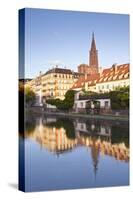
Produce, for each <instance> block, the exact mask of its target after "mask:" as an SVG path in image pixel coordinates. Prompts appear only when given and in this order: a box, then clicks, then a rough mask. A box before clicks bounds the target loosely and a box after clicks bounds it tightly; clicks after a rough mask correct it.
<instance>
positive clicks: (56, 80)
mask: <svg viewBox="0 0 133 200" xmlns="http://www.w3.org/2000/svg"><path fill="white" fill-rule="evenodd" d="M79 77H80V73H78V72H73V71H72V70H70V69H65V68H58V67H55V68H53V69H51V70H49V71H47V72H46V73H44V74H42V73H41V72H40V74H39V76H37V77H36V78H34V79H32V80H31V81H28V82H26V87H30V88H31V89H32V90H33V91H34V92H35V94H36V104H37V105H42V104H43V102H44V101H45V99H47V98H59V99H64V97H65V93H66V92H67V91H68V90H69V89H71V88H72V86H73V83H74V82H76V81H77V80H78V78H79Z"/></svg>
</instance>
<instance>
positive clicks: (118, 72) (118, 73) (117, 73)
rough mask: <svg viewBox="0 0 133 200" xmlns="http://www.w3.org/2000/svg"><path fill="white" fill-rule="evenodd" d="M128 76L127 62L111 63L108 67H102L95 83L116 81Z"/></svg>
mask: <svg viewBox="0 0 133 200" xmlns="http://www.w3.org/2000/svg"><path fill="white" fill-rule="evenodd" d="M127 78H129V64H122V65H118V66H117V65H116V66H115V65H113V66H112V67H111V68H109V69H104V70H103V72H102V73H101V75H100V77H99V79H98V80H97V83H103V82H110V81H118V80H123V79H127Z"/></svg>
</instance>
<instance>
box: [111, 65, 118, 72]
mask: <svg viewBox="0 0 133 200" xmlns="http://www.w3.org/2000/svg"><path fill="white" fill-rule="evenodd" d="M112 68H113V71H114V72H115V73H116V72H117V63H114V64H113V65H112Z"/></svg>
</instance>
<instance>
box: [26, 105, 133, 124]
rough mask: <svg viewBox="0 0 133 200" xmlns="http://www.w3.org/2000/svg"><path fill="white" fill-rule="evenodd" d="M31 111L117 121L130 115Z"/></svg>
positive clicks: (125, 119) (49, 114) (33, 110)
mask: <svg viewBox="0 0 133 200" xmlns="http://www.w3.org/2000/svg"><path fill="white" fill-rule="evenodd" d="M29 111H30V112H33V113H36V114H43V115H48V116H62V117H72V118H85V119H102V120H103V119H106V120H113V121H114V120H115V121H127V122H128V121H129V116H128V115H122V116H121V115H111V114H98V115H96V114H94V115H93V114H85V113H72V112H71V113H64V112H47V111H43V110H42V109H38V108H36V109H35V108H30V110H29Z"/></svg>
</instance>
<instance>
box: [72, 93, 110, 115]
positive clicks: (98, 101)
mask: <svg viewBox="0 0 133 200" xmlns="http://www.w3.org/2000/svg"><path fill="white" fill-rule="evenodd" d="M82 93H83V92H82V91H79V92H76V93H75V99H74V106H73V109H74V111H75V112H77V113H79V112H83V113H86V112H89V113H91V111H92V110H91V109H98V110H97V111H99V112H103V111H104V112H109V111H110V109H111V100H110V99H109V98H107V97H106V96H103V97H92V96H91V95H90V96H88V95H87V96H85V95H83V94H82Z"/></svg>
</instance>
